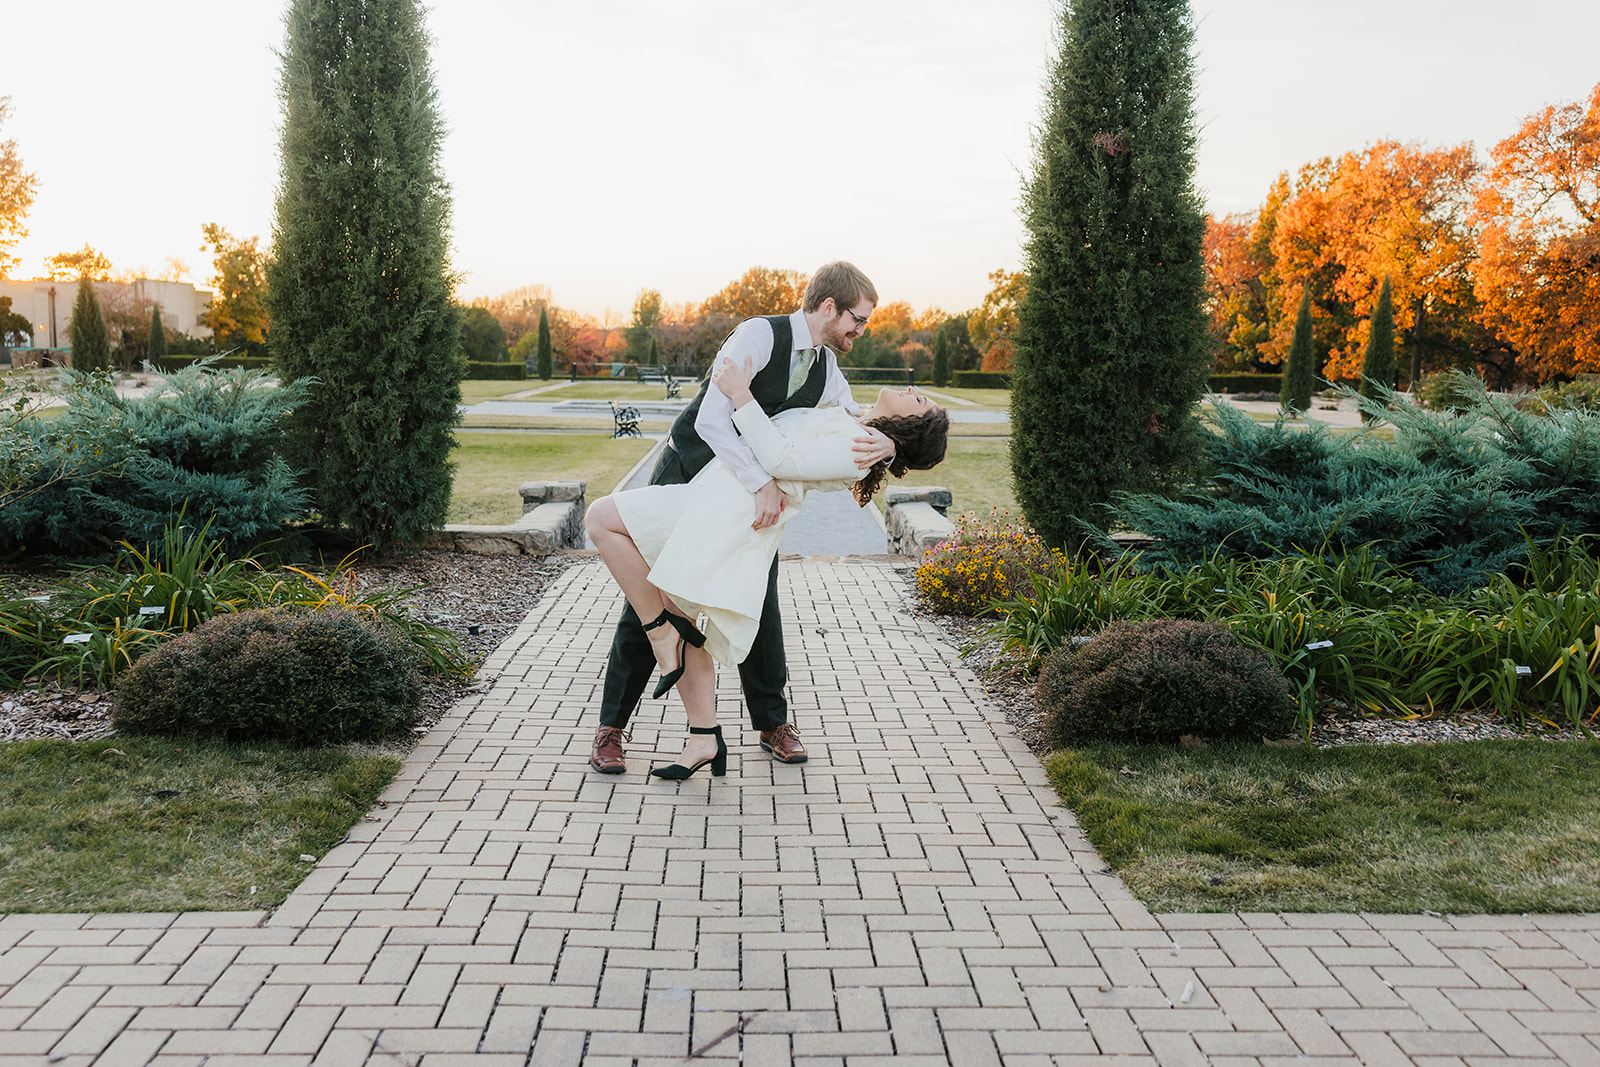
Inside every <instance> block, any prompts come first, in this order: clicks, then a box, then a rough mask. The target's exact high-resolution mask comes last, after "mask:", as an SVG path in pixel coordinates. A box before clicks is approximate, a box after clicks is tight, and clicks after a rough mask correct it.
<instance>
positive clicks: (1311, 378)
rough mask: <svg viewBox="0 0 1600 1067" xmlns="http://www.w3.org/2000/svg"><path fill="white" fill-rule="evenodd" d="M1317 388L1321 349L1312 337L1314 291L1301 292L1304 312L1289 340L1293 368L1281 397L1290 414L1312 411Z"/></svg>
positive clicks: (1286, 375) (1285, 373)
mask: <svg viewBox="0 0 1600 1067" xmlns="http://www.w3.org/2000/svg"><path fill="white" fill-rule="evenodd" d="M1316 387H1317V349H1316V342H1315V341H1314V340H1313V339H1312V336H1311V290H1310V289H1309V288H1307V289H1304V290H1302V291H1301V293H1300V311H1299V313H1298V314H1297V315H1295V319H1294V335H1293V337H1292V338H1291V340H1290V341H1289V365H1288V366H1287V367H1285V368H1284V371H1283V388H1282V389H1281V390H1280V391H1279V393H1278V395H1279V397H1280V399H1281V400H1282V402H1283V406H1284V407H1285V408H1287V409H1288V410H1290V411H1310V410H1311V394H1312V393H1314V392H1316Z"/></svg>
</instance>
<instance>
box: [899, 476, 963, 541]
mask: <svg viewBox="0 0 1600 1067" xmlns="http://www.w3.org/2000/svg"><path fill="white" fill-rule="evenodd" d="M954 503H955V497H954V496H953V495H952V494H951V492H950V490H948V489H946V488H945V487H944V486H942V485H924V486H915V487H905V486H902V487H897V488H894V489H889V490H886V491H885V492H884V494H883V511H884V514H883V526H884V534H885V535H886V536H887V537H888V539H889V551H890V552H891V553H893V554H894V555H897V556H911V557H912V558H913V559H921V558H922V556H923V555H924V554H925V553H926V552H927V551H928V550H929V549H930V548H932V547H933V546H934V545H936V544H938V543H939V542H940V541H948V540H949V539H950V538H952V537H954V536H955V532H956V526H955V523H953V522H951V521H950V519H949V517H948V515H947V512H948V511H949V510H950V508H951V506H952V505H953V504H954Z"/></svg>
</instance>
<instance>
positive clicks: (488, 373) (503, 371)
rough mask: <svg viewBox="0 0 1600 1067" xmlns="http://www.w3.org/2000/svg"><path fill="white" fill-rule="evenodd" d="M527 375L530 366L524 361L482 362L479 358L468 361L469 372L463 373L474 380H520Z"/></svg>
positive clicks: (469, 379)
mask: <svg viewBox="0 0 1600 1067" xmlns="http://www.w3.org/2000/svg"><path fill="white" fill-rule="evenodd" d="M527 376H528V367H527V365H526V364H524V363H481V362H479V361H477V360H468V361H467V373H466V374H465V375H463V377H464V378H466V379H467V380H468V381H473V382H520V381H522V380H523V379H525V378H527Z"/></svg>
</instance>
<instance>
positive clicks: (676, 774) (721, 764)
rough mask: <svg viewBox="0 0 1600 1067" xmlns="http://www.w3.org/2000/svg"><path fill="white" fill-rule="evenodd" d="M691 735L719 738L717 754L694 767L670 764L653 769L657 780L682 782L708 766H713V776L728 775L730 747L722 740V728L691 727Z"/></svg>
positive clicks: (651, 771)
mask: <svg viewBox="0 0 1600 1067" xmlns="http://www.w3.org/2000/svg"><path fill="white" fill-rule="evenodd" d="M689 732H690V733H691V734H715V735H716V737H717V754H716V755H715V756H707V757H706V758H705V759H703V760H701V761H700V762H699V763H696V764H695V765H694V766H693V767H685V766H684V765H683V764H681V763H669V764H667V765H666V766H665V767H652V768H651V769H650V773H651V774H653V775H655V776H656V777H657V778H665V779H666V780H667V781H669V782H681V781H683V780H684V779H685V778H687V777H689V776H690V775H691V774H693V773H694V772H695V771H698V770H699V769H700V768H701V767H704V766H705V765H706V764H708V763H709V764H711V776H712V777H713V778H721V777H722V776H723V775H725V774H727V773H728V746H727V744H726V743H725V742H724V741H723V740H722V727H720V726H712V727H709V728H707V727H703V726H691V727H689Z"/></svg>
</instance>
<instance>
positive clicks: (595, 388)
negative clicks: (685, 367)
mask: <svg viewBox="0 0 1600 1067" xmlns="http://www.w3.org/2000/svg"><path fill="white" fill-rule="evenodd" d="M699 388H700V384H699V383H698V382H684V383H683V385H682V386H681V387H680V390H679V396H678V399H679V400H688V399H689V398H690V397H692V396H694V394H695V392H696V390H698V389H699ZM666 398H667V387H666V386H665V385H656V384H653V383H651V384H646V385H641V384H639V383H638V382H635V381H631V380H628V379H623V378H590V379H585V380H584V381H580V382H577V383H575V384H572V385H569V386H567V387H566V388H565V389H557V390H556V391H554V392H551V393H545V394H543V395H542V396H537V397H533V398H531V399H534V400H615V401H617V402H619V403H620V402H622V401H625V400H626V401H629V402H632V403H638V402H639V401H641V400H665V399H666Z"/></svg>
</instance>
